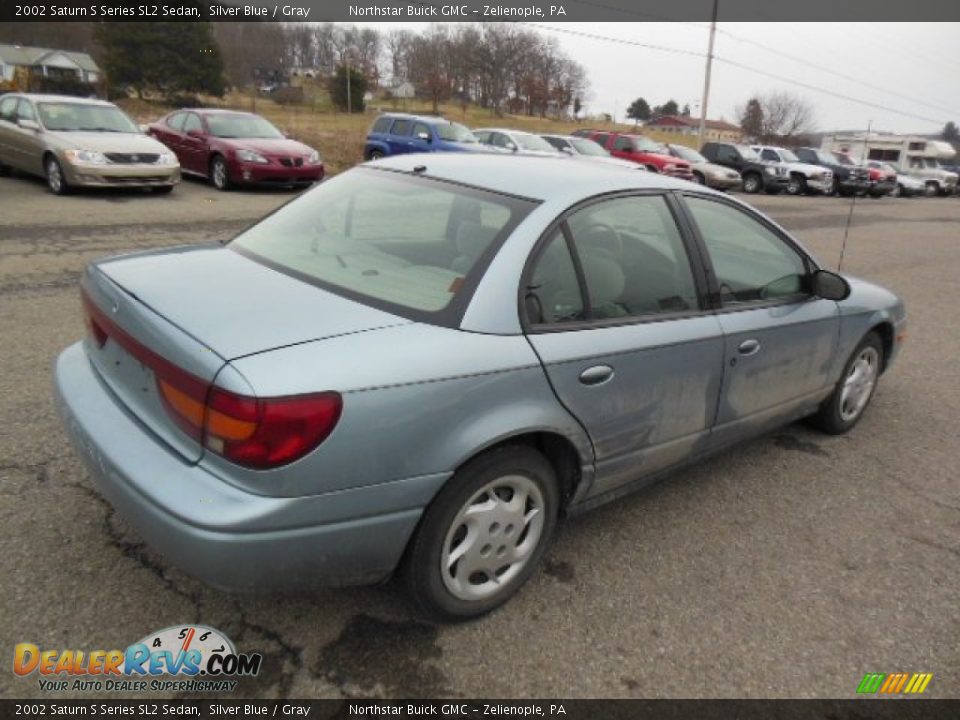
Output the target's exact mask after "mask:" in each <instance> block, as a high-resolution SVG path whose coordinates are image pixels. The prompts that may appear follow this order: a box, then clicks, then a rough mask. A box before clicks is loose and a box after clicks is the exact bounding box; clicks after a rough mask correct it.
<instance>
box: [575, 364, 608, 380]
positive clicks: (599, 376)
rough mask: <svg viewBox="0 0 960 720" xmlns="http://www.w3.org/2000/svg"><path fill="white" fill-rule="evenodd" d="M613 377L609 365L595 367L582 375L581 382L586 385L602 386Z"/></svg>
mask: <svg viewBox="0 0 960 720" xmlns="http://www.w3.org/2000/svg"><path fill="white" fill-rule="evenodd" d="M612 377H613V368H612V367H610V366H609V365H594V366H593V367H588V368H587V369H586V370H584V371H583V372H582V373H580V382H582V383H583V384H584V385H602V384H603V383H605V382H607V381H608V380H609V379H610V378H612Z"/></svg>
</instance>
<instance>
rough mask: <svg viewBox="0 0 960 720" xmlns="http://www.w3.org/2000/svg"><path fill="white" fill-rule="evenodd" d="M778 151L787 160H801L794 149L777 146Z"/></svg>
mask: <svg viewBox="0 0 960 720" xmlns="http://www.w3.org/2000/svg"><path fill="white" fill-rule="evenodd" d="M777 152H778V153H780V157H781V158H782V159H783V160H784V161H786V162H800V158H798V157H797V155H796V153H794V152H793V151H792V150H787V149H786V148H777Z"/></svg>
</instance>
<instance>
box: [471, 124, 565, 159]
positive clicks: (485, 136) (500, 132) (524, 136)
mask: <svg viewBox="0 0 960 720" xmlns="http://www.w3.org/2000/svg"><path fill="white" fill-rule="evenodd" d="M473 134H474V135H476V136H477V140H479V141H480V143H481V144H482V145H485V146H487V147H490V148H493V149H494V150H498V151H500V152H512V153H515V152H519V153H523V154H524V155H559V154H560V151H559V150H557V149H556V148H555V147H554V146H553V145H551V144H550V143H548V142H547V141H546V140H544V139H543V138H542V137H540V136H539V135H534V134H533V133H529V132H524V131H522V130H508V129H506V128H479V129H476V130H474V131H473Z"/></svg>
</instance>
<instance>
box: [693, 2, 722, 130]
mask: <svg viewBox="0 0 960 720" xmlns="http://www.w3.org/2000/svg"><path fill="white" fill-rule="evenodd" d="M719 4H720V0H713V18H712V19H711V20H710V44H709V45H708V46H707V70H706V73H705V74H704V76H703V102H701V103H700V130H699V132H698V133H697V144H698V145H699V146H700V147H703V135H704V133H705V132H706V130H707V100H708V99H709V98H710V70H711V68H712V67H713V40H714V38H715V37H716V36H717V6H718V5H719Z"/></svg>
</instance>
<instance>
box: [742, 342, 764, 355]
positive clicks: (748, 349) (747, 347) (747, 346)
mask: <svg viewBox="0 0 960 720" xmlns="http://www.w3.org/2000/svg"><path fill="white" fill-rule="evenodd" d="M759 349H760V341H759V340H753V339H750V340H744V341H743V342H742V343H740V347H738V348H737V350H738V351H739V352H740V354H741V355H753V354H754V353H755V352H757V351H758V350H759Z"/></svg>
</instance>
